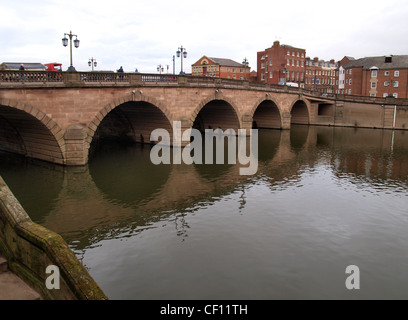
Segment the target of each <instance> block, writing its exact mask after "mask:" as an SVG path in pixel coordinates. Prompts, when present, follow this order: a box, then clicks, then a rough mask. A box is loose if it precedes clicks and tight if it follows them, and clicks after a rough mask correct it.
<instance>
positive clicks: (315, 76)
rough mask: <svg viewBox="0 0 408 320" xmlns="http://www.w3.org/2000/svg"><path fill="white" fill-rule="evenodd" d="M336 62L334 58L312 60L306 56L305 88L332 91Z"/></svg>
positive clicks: (334, 82)
mask: <svg viewBox="0 0 408 320" xmlns="http://www.w3.org/2000/svg"><path fill="white" fill-rule="evenodd" d="M337 68H338V64H337V63H336V62H335V61H334V59H332V60H330V61H324V60H319V58H314V59H313V60H312V59H310V58H309V57H306V61H305V84H304V87H305V89H308V90H313V91H320V92H325V93H333V92H334V90H335V86H336V70H337Z"/></svg>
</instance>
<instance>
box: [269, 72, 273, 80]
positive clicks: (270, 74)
mask: <svg viewBox="0 0 408 320" xmlns="http://www.w3.org/2000/svg"><path fill="white" fill-rule="evenodd" d="M272 77H273V74H272V71H271V72H269V78H271V79H272Z"/></svg>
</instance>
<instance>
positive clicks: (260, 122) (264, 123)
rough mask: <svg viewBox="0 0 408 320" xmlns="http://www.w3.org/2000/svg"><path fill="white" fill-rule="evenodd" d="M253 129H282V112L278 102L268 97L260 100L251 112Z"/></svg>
mask: <svg viewBox="0 0 408 320" xmlns="http://www.w3.org/2000/svg"><path fill="white" fill-rule="evenodd" d="M250 115H251V117H252V126H253V128H268V129H281V128H282V110H281V108H280V106H279V104H278V103H277V101H276V100H275V99H274V98H273V97H271V96H270V95H267V96H266V97H265V98H260V99H258V101H257V102H256V103H255V105H254V106H253V107H252V109H251V111H250Z"/></svg>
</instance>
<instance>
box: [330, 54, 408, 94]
mask: <svg viewBox="0 0 408 320" xmlns="http://www.w3.org/2000/svg"><path fill="white" fill-rule="evenodd" d="M336 75H337V79H336V93H338V94H350V95H363V96H371V97H386V96H390V95H391V96H394V97H395V98H408V55H400V56H381V57H367V58H361V59H354V58H350V57H344V58H343V59H342V60H341V61H340V62H339V69H338V72H337V74H336Z"/></svg>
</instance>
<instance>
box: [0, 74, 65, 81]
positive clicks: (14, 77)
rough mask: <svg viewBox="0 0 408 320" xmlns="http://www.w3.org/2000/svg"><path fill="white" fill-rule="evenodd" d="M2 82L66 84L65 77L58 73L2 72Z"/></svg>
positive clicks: (0, 77)
mask: <svg viewBox="0 0 408 320" xmlns="http://www.w3.org/2000/svg"><path fill="white" fill-rule="evenodd" d="M0 82H5V83H19V82H23V83H25V82H28V83H30V82H32V83H34V82H41V83H46V82H64V77H63V73H62V72H58V71H0Z"/></svg>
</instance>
